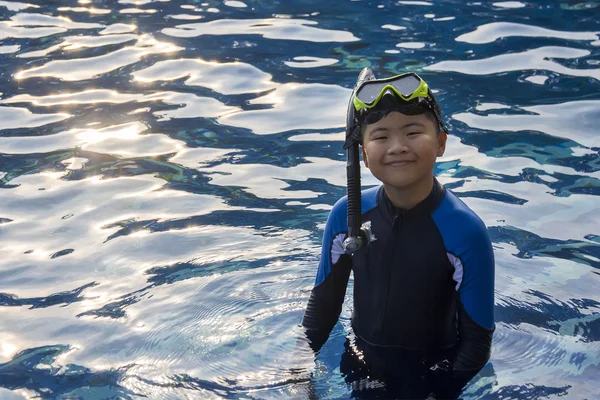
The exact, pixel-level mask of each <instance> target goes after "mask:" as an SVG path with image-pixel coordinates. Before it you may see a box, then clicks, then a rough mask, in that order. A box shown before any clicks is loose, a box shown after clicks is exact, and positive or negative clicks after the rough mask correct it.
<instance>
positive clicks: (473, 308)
mask: <svg viewBox="0 0 600 400" xmlns="http://www.w3.org/2000/svg"><path fill="white" fill-rule="evenodd" d="M465 240H466V241H467V242H466V246H465V247H463V251H461V252H460V254H459V257H457V261H458V263H457V265H458V268H457V269H461V271H460V274H459V276H460V279H459V283H458V289H457V290H458V295H459V296H458V307H457V316H458V319H457V322H458V324H457V325H458V344H457V348H456V353H455V356H454V359H453V360H451V361H450V362H449V363H448V364H446V366H445V367H444V366H440V365H438V366H436V367H437V368H438V370H437V371H436V372H437V373H436V374H435V375H437V378H436V381H437V385H436V386H437V390H436V395H441V396H442V397H452V396H456V395H458V394H459V393H460V391H461V390H462V388H463V387H464V386H465V385H466V384H467V383H468V382H469V381H470V380H471V379H472V378H473V377H474V376H475V375H477V373H478V372H479V371H480V370H481V369H482V368H483V367H484V366H485V364H486V363H487V362H488V360H489V358H490V352H491V346H492V334H493V332H494V269H495V267H494V253H493V249H492V244H491V241H490V239H489V236H488V234H487V230H486V228H485V226H484V225H483V223H480V224H475V225H474V226H473V228H472V229H469V231H468V235H466V237H465ZM434 368H435V367H434Z"/></svg>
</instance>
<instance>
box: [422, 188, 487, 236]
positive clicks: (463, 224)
mask: <svg viewBox="0 0 600 400" xmlns="http://www.w3.org/2000/svg"><path fill="white" fill-rule="evenodd" d="M432 217H433V219H434V220H435V221H436V223H437V224H438V227H439V226H442V227H450V228H452V229H453V230H456V229H461V230H462V231H465V232H471V233H477V232H481V231H484V232H487V229H486V227H485V224H484V223H483V221H482V220H481V218H480V217H479V216H478V215H477V214H476V213H475V211H473V210H472V209H471V208H469V206H467V205H466V204H465V203H464V202H463V201H462V200H461V199H459V198H458V197H457V196H456V195H455V194H454V193H452V192H451V191H450V190H448V189H446V195H445V196H444V198H443V199H442V201H441V202H440V204H439V205H438V207H437V208H436V209H435V210H434V211H433V213H432Z"/></svg>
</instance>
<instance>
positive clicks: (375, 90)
mask: <svg viewBox="0 0 600 400" xmlns="http://www.w3.org/2000/svg"><path fill="white" fill-rule="evenodd" d="M384 86H385V85H384V84H382V83H381V82H375V83H371V84H369V83H366V84H364V85H363V87H362V88H360V90H359V91H358V92H357V93H356V97H358V98H359V99H360V101H362V102H363V103H365V104H371V103H372V102H373V101H375V99H376V98H377V96H378V95H379V92H381V89H382V88H383V87H384Z"/></svg>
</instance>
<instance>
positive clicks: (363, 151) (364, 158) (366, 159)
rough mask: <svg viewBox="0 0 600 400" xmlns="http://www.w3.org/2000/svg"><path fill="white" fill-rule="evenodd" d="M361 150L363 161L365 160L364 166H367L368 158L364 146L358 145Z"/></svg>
mask: <svg viewBox="0 0 600 400" xmlns="http://www.w3.org/2000/svg"><path fill="white" fill-rule="evenodd" d="M360 149H361V150H362V156H363V161H364V162H365V167H367V168H369V158H368V157H367V151H366V150H365V146H360Z"/></svg>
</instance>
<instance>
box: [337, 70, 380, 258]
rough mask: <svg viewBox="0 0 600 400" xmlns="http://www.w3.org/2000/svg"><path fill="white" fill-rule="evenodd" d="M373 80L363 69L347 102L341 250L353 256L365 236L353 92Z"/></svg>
mask: <svg viewBox="0 0 600 400" xmlns="http://www.w3.org/2000/svg"><path fill="white" fill-rule="evenodd" d="M373 79H375V75H374V74H373V71H371V70H370V69H369V68H363V70H362V71H360V74H359V75H358V80H357V81H356V85H355V86H354V90H353V92H352V96H350V101H349V102H348V112H347V113H346V141H345V143H344V150H346V152H347V161H346V179H347V184H346V185H347V186H346V187H347V188H346V194H347V198H348V237H347V238H346V239H345V240H344V244H343V248H344V251H345V252H346V253H347V254H353V253H354V252H356V251H357V250H358V249H360V248H361V247H362V245H363V244H364V243H365V241H366V238H367V234H366V233H364V232H362V231H361V218H360V217H361V208H360V158H359V152H358V145H359V141H360V124H359V122H358V119H357V118H356V111H355V109H354V102H353V99H354V92H356V90H357V89H358V88H359V87H360V85H361V84H362V83H363V82H366V81H370V80H373Z"/></svg>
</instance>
